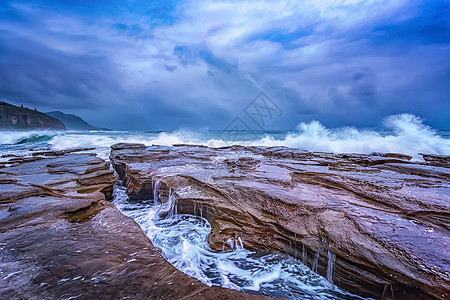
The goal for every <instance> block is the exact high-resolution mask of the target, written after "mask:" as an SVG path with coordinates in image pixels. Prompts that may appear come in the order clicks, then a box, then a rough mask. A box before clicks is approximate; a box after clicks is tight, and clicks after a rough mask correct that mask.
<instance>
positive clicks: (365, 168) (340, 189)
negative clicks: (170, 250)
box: [110, 144, 450, 299]
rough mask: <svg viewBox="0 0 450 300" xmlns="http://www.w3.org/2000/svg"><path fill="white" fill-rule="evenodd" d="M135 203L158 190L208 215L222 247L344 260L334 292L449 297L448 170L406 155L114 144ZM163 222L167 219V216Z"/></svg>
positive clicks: (321, 268) (185, 209) (212, 239)
mask: <svg viewBox="0 0 450 300" xmlns="http://www.w3.org/2000/svg"><path fill="white" fill-rule="evenodd" d="M110 158H111V161H112V163H113V166H114V168H115V169H116V171H117V173H118V174H119V176H120V178H121V179H122V180H123V182H124V184H125V185H126V187H127V193H128V194H129V196H130V197H131V198H134V199H150V198H151V197H152V195H153V190H152V186H153V185H152V182H154V181H160V183H161V185H160V198H161V199H162V201H163V202H165V204H164V205H163V207H164V206H165V208H166V213H167V212H168V211H169V210H171V209H173V208H171V207H170V206H169V203H168V202H167V198H168V197H167V196H168V192H169V189H171V190H172V192H173V193H174V195H175V196H176V198H177V202H176V203H175V205H176V206H177V209H178V212H181V213H189V214H197V215H199V214H200V209H201V210H202V214H203V216H204V217H206V218H207V219H208V220H209V222H210V223H211V225H212V232H211V234H210V236H209V243H210V246H211V247H212V248H214V249H222V247H224V246H225V247H226V243H225V241H226V240H227V239H229V238H237V237H241V238H242V240H243V243H244V247H246V248H248V249H257V250H268V251H278V252H286V253H289V254H291V255H294V256H297V257H299V258H303V259H304V261H305V263H306V264H307V265H308V266H310V267H311V266H312V264H313V261H314V260H315V259H316V260H317V261H318V269H317V272H318V273H320V274H323V275H325V274H326V272H327V261H328V260H327V255H328V253H333V254H335V255H336V257H337V258H336V269H335V272H334V283H335V284H337V285H338V286H341V287H343V288H345V289H347V290H349V291H350V292H354V293H357V294H360V295H363V296H371V297H374V298H383V297H393V298H395V299H431V298H441V299H448V298H449V297H450V252H449V251H448V249H449V248H448V245H449V244H450V232H449V228H450V223H449V222H450V213H449V211H450V203H449V202H448V199H449V196H450V189H449V182H448V179H449V177H448V176H449V174H450V170H449V169H448V168H444V167H440V168H439V167H433V166H429V165H427V164H422V163H418V162H411V161H409V159H410V158H409V157H405V156H402V155H397V154H395V155H391V154H388V155H358V154H346V155H342V154H341V155H335V154H329V153H312V152H307V151H299V150H295V149H288V148H283V147H274V148H258V147H242V146H233V147H224V148H219V149H211V148H206V147H198V146H189V145H177V146H176V147H162V146H161V147H160V146H152V147H144V146H143V145H138V146H135V145H130V146H127V145H126V144H120V145H116V146H113V147H112V152H111V157H110ZM162 214H164V212H162Z"/></svg>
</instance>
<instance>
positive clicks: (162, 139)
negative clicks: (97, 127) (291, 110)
mask: <svg viewBox="0 0 450 300" xmlns="http://www.w3.org/2000/svg"><path fill="white" fill-rule="evenodd" d="M384 128H385V130H384V131H375V130H360V129H356V128H352V127H346V128H338V129H329V128H326V127H325V126H323V125H322V124H321V123H320V122H318V121H312V122H310V123H300V124H299V125H298V128H297V130H296V131H292V132H289V133H285V134H281V135H280V134H278V135H274V134H272V133H270V132H269V133H264V132H262V131H258V132H246V133H244V138H243V139H241V140H235V141H231V140H224V139H223V138H221V136H222V135H221V132H220V131H198V132H196V131H188V130H179V131H173V132H156V133H155V132H128V131H112V132H108V131H105V132H81V131H59V132H55V131H25V132H19V131H2V132H0V145H2V146H3V145H16V144H19V143H21V144H23V147H25V146H28V147H34V144H38V145H41V146H42V147H46V146H47V147H49V148H51V149H54V150H61V149H67V148H73V147H94V148H97V152H99V154H100V156H101V157H104V158H107V157H108V155H109V149H110V146H111V145H112V144H115V143H142V144H145V145H165V146H171V145H174V144H199V145H205V146H209V147H223V146H230V145H235V144H238V145H244V146H286V147H292V148H299V149H304V150H310V151H324V152H334V153H371V152H397V153H403V154H409V155H412V156H413V157H414V158H420V156H419V155H418V153H428V154H445V155H450V139H446V138H443V137H441V136H440V135H439V134H437V132H436V131H435V130H433V129H431V128H430V127H428V126H426V125H424V124H423V122H422V120H421V119H420V118H418V117H416V116H413V115H410V114H401V115H395V116H390V117H388V118H387V119H386V120H385V122H384ZM255 134H256V136H257V138H253V139H252V138H250V137H254V136H255ZM245 135H247V137H248V138H245ZM27 143H28V144H27Z"/></svg>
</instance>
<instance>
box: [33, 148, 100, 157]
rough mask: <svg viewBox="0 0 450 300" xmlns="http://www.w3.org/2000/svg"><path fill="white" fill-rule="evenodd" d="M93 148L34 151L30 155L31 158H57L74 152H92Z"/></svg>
mask: <svg viewBox="0 0 450 300" xmlns="http://www.w3.org/2000/svg"><path fill="white" fill-rule="evenodd" d="M94 149H95V148H72V149H65V150H46V151H36V152H33V153H31V155H33V156H59V155H66V154H69V153H75V152H84V151H90V150H94Z"/></svg>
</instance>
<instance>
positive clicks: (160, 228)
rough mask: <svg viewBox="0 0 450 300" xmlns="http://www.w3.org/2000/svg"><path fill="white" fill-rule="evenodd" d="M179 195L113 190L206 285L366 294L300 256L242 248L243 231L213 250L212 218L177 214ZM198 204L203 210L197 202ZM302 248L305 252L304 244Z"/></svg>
mask: <svg viewBox="0 0 450 300" xmlns="http://www.w3.org/2000/svg"><path fill="white" fill-rule="evenodd" d="M157 184H158V183H157V182H155V183H154V187H156V186H157V187H158V188H159V185H157ZM156 197H159V195H157V196H156ZM155 199H158V198H155ZM176 201H177V200H176V197H175V195H174V193H173V192H169V200H168V201H167V202H166V203H165V204H163V205H161V204H159V201H154V200H153V199H151V200H148V201H138V202H137V201H129V199H128V197H127V195H126V192H125V188H123V187H122V186H120V185H116V187H115V190H114V204H115V205H116V206H117V208H118V209H119V210H121V211H122V212H123V213H124V214H125V215H127V216H130V217H131V218H133V219H134V220H135V221H136V222H137V223H138V224H139V225H140V226H141V228H142V229H143V231H144V232H145V234H147V236H149V238H150V239H151V240H152V242H153V244H154V245H155V246H156V247H158V248H160V249H161V250H162V251H163V253H164V255H165V257H166V259H167V260H168V261H169V262H170V263H171V264H172V265H173V266H175V267H176V268H177V269H179V270H181V271H182V272H184V273H186V274H188V275H190V276H193V277H195V278H197V279H199V280H200V281H202V282H203V283H205V284H207V285H210V286H211V285H219V286H223V287H227V288H232V289H236V290H242V291H246V292H250V293H256V294H265V295H271V296H280V297H289V298H296V299H363V298H362V297H359V296H356V295H353V294H350V293H348V292H346V291H344V290H342V289H340V288H338V287H336V286H334V285H333V284H331V283H330V282H329V281H327V279H326V278H324V277H322V276H320V275H317V274H315V273H314V272H312V271H311V270H310V269H309V268H308V267H307V266H305V265H304V264H303V263H302V262H301V261H300V260H298V259H294V258H292V257H290V256H288V255H283V254H263V253H256V252H252V251H249V250H246V249H244V247H243V243H242V239H241V238H240V237H236V238H230V239H229V240H228V241H227V243H228V244H229V246H230V247H231V248H232V249H233V250H232V251H214V250H212V249H211V248H210V247H209V245H208V243H207V236H208V234H209V233H210V231H211V225H210V224H209V222H208V221H207V220H205V219H203V218H202V217H199V216H192V215H180V214H177V211H176V206H177V205H175V204H176ZM155 203H158V204H155ZM194 209H195V210H196V211H197V213H198V214H202V208H201V207H198V205H197V206H196V207H195V208H194ZM161 210H163V211H164V213H161ZM161 216H163V217H161ZM303 253H305V254H304V255H306V252H305V250H303ZM303 253H302V254H303ZM317 259H318V257H317ZM334 260H335V256H334V254H332V253H330V254H328V262H329V263H330V264H331V265H330V266H329V268H328V270H327V277H328V280H330V281H331V280H332V273H333V265H334ZM316 265H317V262H316Z"/></svg>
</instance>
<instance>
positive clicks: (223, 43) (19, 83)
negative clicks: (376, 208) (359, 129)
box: [0, 0, 450, 129]
mask: <svg viewBox="0 0 450 300" xmlns="http://www.w3.org/2000/svg"><path fill="white" fill-rule="evenodd" d="M449 15H450V13H449V4H448V1H424V2H421V1H403V0H395V1H389V2H386V1H383V0H371V1H356V0H354V1H346V2H339V1H338V2H336V1H319V2H318V1H310V0H305V1H281V2H277V3H274V2H271V1H265V0H255V1H247V2H236V1H220V2H216V1H194V2H192V3H191V2H189V3H188V2H179V1H133V2H125V1H96V2H92V1H87V2H86V1H84V2H79V1H64V2H60V1H13V2H8V1H4V0H1V1H0V17H1V19H2V22H1V23H0V65H1V68H0V98H2V99H7V100H9V101H11V102H13V103H16V104H21V103H23V104H25V105H29V106H37V107H38V108H40V109H41V110H54V109H59V110H65V111H66V112H72V113H78V114H80V115H82V116H84V117H85V118H87V119H88V120H89V121H91V122H93V123H95V124H97V125H102V126H105V127H111V128H117V129H176V128H180V127H187V128H204V127H209V128H212V129H221V128H224V127H225V126H226V125H227V124H228V123H229V122H230V121H231V120H232V119H234V118H235V117H237V116H240V117H241V116H242V114H243V110H244V108H245V107H246V106H247V105H248V104H249V103H250V102H251V101H252V100H253V99H254V97H255V96H256V95H257V94H258V93H259V92H260V91H261V90H264V91H265V92H266V93H267V94H268V95H269V96H270V97H271V98H272V99H273V101H275V102H276V103H277V105H278V106H280V108H281V109H282V110H283V111H284V112H285V113H284V114H283V117H282V118H279V119H277V120H273V122H272V123H271V124H269V125H268V126H270V128H278V129H291V128H295V127H296V126H297V124H298V123H300V122H308V121H312V120H314V119H317V120H320V121H321V122H323V123H324V124H326V125H328V126H343V125H355V126H364V127H366V126H376V125H378V124H380V120H381V119H382V118H383V117H385V116H386V115H390V114H398V113H404V112H409V113H413V114H416V115H418V116H420V117H423V118H425V119H426V120H427V122H428V124H430V125H432V126H434V127H441V128H444V127H450V124H449V120H448V116H449V115H450V107H449V105H448V102H449V98H450V87H449V86H450V85H449V84H448V82H450V75H449V74H450V71H449V70H450V60H449V59H448V58H449V57H450V47H449V43H450V36H449V34H450V17H449ZM268 129H269V128H268Z"/></svg>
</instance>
